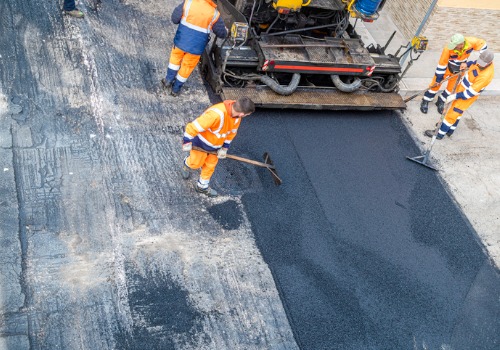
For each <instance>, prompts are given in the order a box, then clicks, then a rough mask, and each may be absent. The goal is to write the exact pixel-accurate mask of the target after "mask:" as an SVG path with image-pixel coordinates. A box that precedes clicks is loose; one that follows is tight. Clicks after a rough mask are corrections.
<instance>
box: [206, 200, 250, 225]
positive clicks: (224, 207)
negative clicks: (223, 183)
mask: <svg viewBox="0 0 500 350" xmlns="http://www.w3.org/2000/svg"><path fill="white" fill-rule="evenodd" d="M208 212H209V213H210V215H211V216H212V217H213V218H214V220H215V221H217V222H218V223H219V224H220V225H221V226H222V228H223V229H225V230H236V229H237V228H239V227H240V225H241V223H242V222H243V214H242V213H241V209H240V207H239V205H238V203H236V202H235V201H232V200H231V201H226V202H224V203H220V204H216V205H212V206H211V207H210V208H208Z"/></svg>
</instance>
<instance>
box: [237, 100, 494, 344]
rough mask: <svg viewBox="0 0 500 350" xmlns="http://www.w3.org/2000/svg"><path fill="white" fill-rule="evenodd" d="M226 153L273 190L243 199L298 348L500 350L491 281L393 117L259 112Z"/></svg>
mask: <svg viewBox="0 0 500 350" xmlns="http://www.w3.org/2000/svg"><path fill="white" fill-rule="evenodd" d="M443 142H448V145H447V146H449V147H451V146H452V144H451V142H450V141H446V140H445V141H443ZM232 151H233V152H234V153H238V152H239V153H241V154H245V155H247V156H249V157H254V158H259V157H261V154H262V153H263V152H264V151H267V152H269V153H270V155H271V157H272V159H273V161H274V163H275V165H276V167H277V169H278V173H279V175H280V177H281V178H282V179H283V185H282V186H280V187H276V186H275V185H274V184H273V182H272V178H271V176H270V175H269V174H268V173H267V171H266V170H264V169H262V170H259V171H260V173H259V174H260V177H261V179H262V182H263V184H264V189H263V190H262V191H258V192H252V193H248V194H245V195H243V199H242V200H243V203H244V206H245V210H246V212H247V215H248V216H249V218H250V221H251V224H252V228H253V231H254V233H255V237H256V240H257V243H258V247H259V249H260V250H261V252H262V254H263V256H264V259H265V261H266V263H268V264H269V267H270V269H271V271H272V273H273V276H274V278H275V281H276V284H277V286H278V289H279V292H280V295H281V298H282V301H283V304H284V305H285V308H286V311H287V315H288V318H289V321H290V324H291V326H292V328H293V332H294V334H295V337H296V340H297V342H298V344H299V346H300V347H301V348H302V349H445V348H447V347H446V346H448V348H450V349H495V348H497V346H498V344H500V332H499V330H500V317H499V316H500V304H499V298H498V297H499V295H500V277H499V274H498V270H496V269H494V268H493V267H492V265H491V263H490V261H489V260H488V258H487V256H486V254H485V253H484V250H483V248H482V247H481V245H480V243H479V242H478V238H477V234H476V233H475V232H474V230H473V229H472V228H471V226H470V224H469V223H468V221H467V220H466V218H465V217H464V216H463V214H462V213H461V211H460V210H459V209H458V208H457V205H456V203H455V202H454V201H453V199H452V198H451V197H450V195H449V194H448V192H447V190H446V186H444V185H443V184H442V183H441V181H440V179H439V175H438V173H436V172H434V171H432V170H430V169H428V168H425V167H423V166H421V165H419V164H416V163H414V162H410V161H408V160H407V159H406V158H405V157H406V156H408V155H409V156H416V155H419V154H420V151H419V150H418V148H417V147H416V145H415V144H414V142H413V140H412V139H411V137H410V136H409V134H408V132H407V131H406V129H405V127H404V126H403V124H402V122H401V120H400V118H399V117H398V115H397V114H396V113H392V112H367V113H363V112H329V111H288V110H283V111H267V110H262V111H259V112H258V113H257V114H256V115H254V116H253V117H251V118H248V119H247V120H245V123H244V124H243V126H242V127H241V128H240V133H239V136H238V139H237V141H235V144H234V146H233V149H232Z"/></svg>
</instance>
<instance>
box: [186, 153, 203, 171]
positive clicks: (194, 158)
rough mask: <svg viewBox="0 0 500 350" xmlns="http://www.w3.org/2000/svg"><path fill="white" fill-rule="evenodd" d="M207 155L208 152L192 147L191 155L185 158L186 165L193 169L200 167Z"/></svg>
mask: <svg viewBox="0 0 500 350" xmlns="http://www.w3.org/2000/svg"><path fill="white" fill-rule="evenodd" d="M207 156H208V153H207V152H203V151H198V150H196V149H192V150H191V152H189V156H188V157H187V158H186V159H184V165H186V166H187V167H188V168H190V169H193V170H195V169H199V168H201V167H202V166H203V164H204V163H205V160H206V158H207Z"/></svg>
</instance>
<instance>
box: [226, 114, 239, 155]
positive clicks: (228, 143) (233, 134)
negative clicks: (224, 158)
mask: <svg viewBox="0 0 500 350" xmlns="http://www.w3.org/2000/svg"><path fill="white" fill-rule="evenodd" d="M240 121H241V120H240ZM238 125H239V124H238ZM237 133H238V127H237V126H235V127H234V129H232V130H231V132H230V133H229V134H228V135H227V136H226V140H225V141H224V145H223V146H222V147H224V148H226V149H228V148H229V146H231V142H232V141H233V140H234V138H235V137H236V134H237Z"/></svg>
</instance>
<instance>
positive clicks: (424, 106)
mask: <svg viewBox="0 0 500 350" xmlns="http://www.w3.org/2000/svg"><path fill="white" fill-rule="evenodd" d="M428 110H429V101H427V100H422V102H420V112H422V113H424V114H427V111H428Z"/></svg>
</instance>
